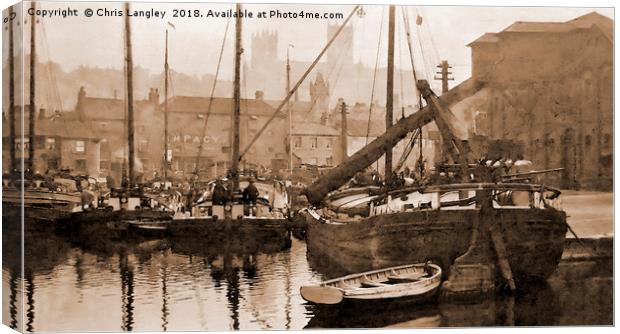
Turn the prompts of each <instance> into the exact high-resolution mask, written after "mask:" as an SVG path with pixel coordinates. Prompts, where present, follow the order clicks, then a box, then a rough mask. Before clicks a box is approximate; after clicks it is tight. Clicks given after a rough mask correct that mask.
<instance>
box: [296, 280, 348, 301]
mask: <svg viewBox="0 0 620 334" xmlns="http://www.w3.org/2000/svg"><path fill="white" fill-rule="evenodd" d="M300 292H301V297H302V298H303V299H305V300H307V301H309V302H313V303H315V304H338V303H340V302H341V301H342V298H343V297H342V291H340V289H337V288H334V287H331V286H316V285H314V286H302V287H301V289H300Z"/></svg>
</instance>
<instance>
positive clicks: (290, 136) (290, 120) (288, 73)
mask: <svg viewBox="0 0 620 334" xmlns="http://www.w3.org/2000/svg"><path fill="white" fill-rule="evenodd" d="M291 46H292V45H291V44H289V45H288V46H287V47H286V95H288V94H289V93H290V91H291V62H290V54H289V51H290V50H291ZM286 95H285V96H286ZM286 109H288V110H287V111H288V170H289V173H290V174H291V175H290V176H291V179H292V177H293V114H292V110H291V102H290V100H289V102H288V103H287V104H286Z"/></svg>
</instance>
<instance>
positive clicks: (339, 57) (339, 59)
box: [305, 39, 352, 115]
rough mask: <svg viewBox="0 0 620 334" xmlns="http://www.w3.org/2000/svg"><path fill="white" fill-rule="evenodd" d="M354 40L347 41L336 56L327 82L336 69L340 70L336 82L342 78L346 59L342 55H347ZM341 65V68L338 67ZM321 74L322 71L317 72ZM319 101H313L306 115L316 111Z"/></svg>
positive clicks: (328, 73)
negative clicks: (341, 71)
mask: <svg viewBox="0 0 620 334" xmlns="http://www.w3.org/2000/svg"><path fill="white" fill-rule="evenodd" d="M351 42H352V39H350V40H348V41H347V44H346V45H344V47H343V48H340V50H339V52H338V55H337V56H336V62H335V63H334V64H331V66H330V68H329V71H328V72H327V77H326V81H327V82H329V81H330V79H331V77H332V75H333V74H334V72H335V71H336V68H338V71H337V78H336V80H338V76H340V70H342V67H343V65H344V57H342V55H343V54H344V53H345V51H346V50H347V49H348V48H349V45H350V44H351ZM338 65H340V66H338ZM317 72H320V71H317ZM330 93H331V91H330ZM316 102H317V100H314V101H312V104H311V105H310V108H309V109H308V110H306V113H305V115H308V114H310V112H311V111H312V109H314V106H315V105H316Z"/></svg>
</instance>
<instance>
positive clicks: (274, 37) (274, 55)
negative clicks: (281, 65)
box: [251, 31, 278, 72]
mask: <svg viewBox="0 0 620 334" xmlns="http://www.w3.org/2000/svg"><path fill="white" fill-rule="evenodd" d="M277 62H278V32H277V31H275V32H270V31H261V32H259V33H255V34H252V56H251V66H252V70H255V71H261V72H265V71H267V72H268V71H274V70H276V67H277Z"/></svg>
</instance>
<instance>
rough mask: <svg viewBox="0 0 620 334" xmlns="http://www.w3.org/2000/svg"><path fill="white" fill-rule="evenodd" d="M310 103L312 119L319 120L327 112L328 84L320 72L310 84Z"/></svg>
mask: <svg viewBox="0 0 620 334" xmlns="http://www.w3.org/2000/svg"><path fill="white" fill-rule="evenodd" d="M310 102H311V103H312V115H313V118H315V119H320V118H321V117H322V116H324V115H326V114H327V113H328V112H329V83H327V82H326V81H325V79H324V78H323V74H322V73H321V72H318V74H317V75H316V79H315V80H314V82H311V83H310Z"/></svg>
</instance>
